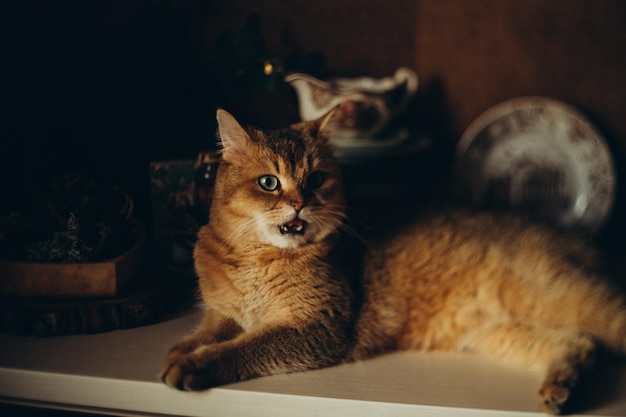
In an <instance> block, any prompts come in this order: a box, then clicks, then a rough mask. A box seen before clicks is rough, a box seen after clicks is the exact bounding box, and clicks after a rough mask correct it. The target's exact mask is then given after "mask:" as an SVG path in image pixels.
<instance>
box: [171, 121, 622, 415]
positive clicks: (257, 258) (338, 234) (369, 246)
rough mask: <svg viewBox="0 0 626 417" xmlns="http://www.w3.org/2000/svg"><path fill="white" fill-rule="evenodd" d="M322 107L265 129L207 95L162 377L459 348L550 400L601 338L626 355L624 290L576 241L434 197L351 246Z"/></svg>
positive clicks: (224, 376) (556, 409)
mask: <svg viewBox="0 0 626 417" xmlns="http://www.w3.org/2000/svg"><path fill="white" fill-rule="evenodd" d="M332 119H333V115H332V112H331V113H330V114H328V115H326V116H324V117H322V118H321V119H319V120H316V121H313V122H303V123H299V124H295V125H293V126H291V127H289V128H286V129H282V130H278V131H273V132H264V131H261V130H258V129H254V128H244V127H242V126H241V125H240V124H239V123H238V122H237V121H236V120H235V119H234V118H233V116H231V115H230V114H229V113H227V112H226V111H224V110H218V112H217V120H218V125H219V137H220V139H221V144H222V147H223V149H222V157H221V162H220V166H219V169H218V173H217V179H216V183H215V195H214V200H213V205H212V207H211V212H210V219H211V220H210V223H209V224H208V225H206V226H204V227H203V228H202V229H201V230H200V232H199V233H198V241H197V244H196V247H195V251H194V259H195V268H196V272H197V275H198V278H199V288H200V293H201V295H202V299H203V302H204V305H205V307H206V309H205V310H206V313H205V318H204V321H203V323H202V324H201V325H200V326H199V327H198V328H197V329H196V330H195V332H194V333H192V334H191V335H190V336H189V337H187V338H186V339H184V340H182V341H180V342H179V343H178V344H176V345H175V346H174V347H173V348H172V349H171V350H170V352H169V354H168V356H167V358H166V360H165V363H164V366H163V369H162V371H161V378H162V380H163V381H164V382H165V383H166V384H168V385H169V386H171V387H174V388H177V389H181V390H202V389H206V388H209V387H213V386H217V385H221V384H227V383H232V382H236V381H242V380H246V379H250V378H255V377H260V376H265V375H272V374H278V373H289V372H298V371H305V370H310V369H316V368H321V367H327V366H332V365H337V364H340V363H343V362H349V361H354V360H363V359H367V358H369V357H372V356H374V355H378V354H382V353H385V352H389V351H393V350H419V351H434V350H446V351H467V352H476V353H480V354H484V355H488V356H491V357H493V358H495V359H497V360H500V361H502V362H505V363H509V364H513V365H519V366H523V367H527V368H533V369H536V370H538V371H540V372H542V373H543V374H544V375H545V378H544V381H543V383H542V386H541V387H540V389H539V401H540V402H541V404H542V405H543V407H544V408H545V410H546V411H547V412H549V413H554V414H559V413H562V412H564V411H566V408H565V407H566V406H567V405H568V403H569V402H570V400H571V398H572V392H573V389H574V388H575V387H576V386H577V385H578V383H579V380H580V378H581V376H582V375H583V374H584V373H586V372H587V371H589V370H590V369H591V368H592V366H593V360H594V353H595V351H596V350H597V348H598V347H600V346H602V347H605V348H607V349H608V350H610V351H613V352H616V353H619V354H626V300H625V298H624V296H623V295H622V294H620V293H618V292H617V290H616V289H614V288H612V287H611V286H610V285H609V284H608V281H607V280H605V279H604V276H603V273H602V272H601V271H602V270H603V269H602V264H601V262H600V260H599V256H598V255H597V254H596V252H595V251H594V250H593V249H592V248H591V247H589V246H588V245H586V244H585V243H584V242H582V241H580V240H575V239H573V238H572V237H568V236H563V235H561V234H558V233H556V232H553V231H551V230H548V229H547V228H544V227H542V226H539V225H534V224H531V223H528V222H526V221H524V220H522V219H519V218H516V217H512V216H507V215H493V214H486V213H483V214H472V213H469V212H465V211H442V212H441V213H437V214H430V215H423V216H419V217H418V219H417V220H415V221H413V222H412V223H407V224H405V225H404V226H403V227H399V228H395V229H388V230H386V231H385V233H383V234H382V235H380V236H377V237H376V238H375V239H372V240H371V241H368V242H367V243H366V245H365V246H366V249H365V254H364V255H363V256H360V255H359V253H360V252H359V251H353V250H351V249H350V246H351V243H353V242H351V241H350V239H349V238H347V237H349V236H350V231H349V230H348V229H349V228H348V227H347V226H346V222H345V220H346V214H345V208H346V207H345V206H346V203H345V199H344V195H343V189H342V179H341V173H340V169H339V167H338V165H337V163H336V161H335V160H334V158H333V156H332V150H331V149H330V148H329V145H328V135H329V132H330V131H331V130H332V126H333V123H332ZM354 274H357V278H356V279H353V278H352V276H353V275H354ZM416 377H417V376H416Z"/></svg>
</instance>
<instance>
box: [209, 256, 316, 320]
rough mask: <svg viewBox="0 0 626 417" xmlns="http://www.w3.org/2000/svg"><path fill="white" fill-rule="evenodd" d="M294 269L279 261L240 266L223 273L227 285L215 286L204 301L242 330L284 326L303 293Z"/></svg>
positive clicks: (304, 289)
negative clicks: (276, 325)
mask: <svg viewBox="0 0 626 417" xmlns="http://www.w3.org/2000/svg"><path fill="white" fill-rule="evenodd" d="M295 269H296V268H294V267H293V265H289V264H287V263H285V262H280V261H277V262H273V263H271V264H268V265H263V264H261V263H258V262H250V263H240V264H239V265H238V266H237V267H236V268H230V270H229V271H228V272H227V274H228V276H229V281H230V285H228V286H216V288H215V289H214V291H210V292H209V294H207V297H208V298H209V299H208V300H206V301H207V302H209V303H210V304H212V305H213V306H214V307H215V308H217V309H218V310H220V311H221V312H222V313H223V314H225V315H227V316H229V317H232V318H233V319H235V320H236V321H237V322H238V324H239V325H240V326H241V327H242V328H243V329H244V330H246V331H250V330H252V329H254V328H258V327H260V326H264V325H267V324H269V323H276V324H279V323H284V322H285V321H287V320H291V319H293V317H294V311H295V310H297V307H298V304H299V302H298V299H299V298H300V296H301V294H302V293H304V292H306V291H307V289H306V288H305V287H306V285H305V284H304V283H303V282H300V281H298V273H297V271H296V270H295ZM226 293H228V294H226Z"/></svg>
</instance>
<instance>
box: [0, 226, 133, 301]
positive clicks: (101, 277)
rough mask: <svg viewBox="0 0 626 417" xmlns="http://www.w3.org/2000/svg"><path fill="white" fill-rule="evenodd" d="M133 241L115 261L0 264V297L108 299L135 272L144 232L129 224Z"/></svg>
mask: <svg viewBox="0 0 626 417" xmlns="http://www.w3.org/2000/svg"><path fill="white" fill-rule="evenodd" d="M133 231H134V232H135V242H134V244H133V246H132V247H131V248H130V249H129V250H128V251H127V252H126V253H124V254H122V255H120V256H118V257H117V258H113V259H109V260H105V261H99V262H85V263H33V262H12V261H0V294H5V295H16V296H27V297H110V296H114V295H116V294H117V293H118V292H119V291H120V290H121V289H123V288H124V287H125V286H126V285H127V284H128V283H129V282H130V281H131V280H132V279H133V277H135V276H136V275H137V273H138V270H139V267H140V261H141V253H142V248H143V242H144V235H145V233H144V229H143V226H142V225H141V224H140V223H139V222H135V223H133Z"/></svg>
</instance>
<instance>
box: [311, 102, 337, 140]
mask: <svg viewBox="0 0 626 417" xmlns="http://www.w3.org/2000/svg"><path fill="white" fill-rule="evenodd" d="M338 116H339V106H337V107H335V108H333V109H331V110H330V111H329V112H328V113H326V114H325V115H323V116H322V117H320V118H319V119H317V120H314V121H313V122H312V123H313V128H312V130H311V134H312V136H313V137H316V138H325V139H328V138H329V137H330V135H331V133H333V132H334V131H335V129H336V128H337V124H338V120H337V119H338Z"/></svg>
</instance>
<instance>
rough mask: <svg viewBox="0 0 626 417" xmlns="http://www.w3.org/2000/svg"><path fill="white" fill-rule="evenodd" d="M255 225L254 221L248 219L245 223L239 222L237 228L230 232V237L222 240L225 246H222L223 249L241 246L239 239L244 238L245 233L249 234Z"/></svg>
mask: <svg viewBox="0 0 626 417" xmlns="http://www.w3.org/2000/svg"><path fill="white" fill-rule="evenodd" d="M255 223H256V220H255V219H248V220H246V221H243V222H240V223H239V224H238V225H237V227H236V228H235V229H234V230H232V231H231V233H230V235H229V236H227V237H226V239H225V240H224V241H225V243H226V245H224V247H223V248H224V249H225V248H226V247H231V246H235V245H240V244H241V240H242V239H241V238H242V237H244V234H245V233H249V232H250V229H251V228H252V227H254V225H255Z"/></svg>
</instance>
